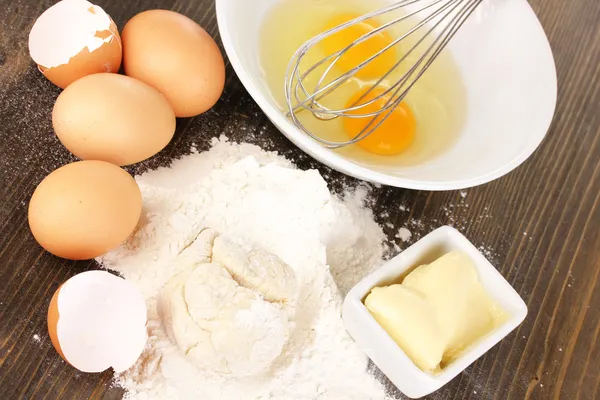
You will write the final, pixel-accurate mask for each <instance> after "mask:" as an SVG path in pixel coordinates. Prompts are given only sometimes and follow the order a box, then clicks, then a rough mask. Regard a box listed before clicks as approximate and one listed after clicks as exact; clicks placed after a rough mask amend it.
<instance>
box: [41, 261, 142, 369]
mask: <svg viewBox="0 0 600 400" xmlns="http://www.w3.org/2000/svg"><path fill="white" fill-rule="evenodd" d="M146 320H147V313H146V304H145V302H144V298H143V297H142V295H141V293H140V292H139V291H138V290H137V288H136V287H135V286H134V285H132V284H131V283H130V282H128V281H126V280H125V279H123V278H120V277H118V276H116V275H113V274H111V273H108V272H106V271H87V272H83V273H81V274H78V275H75V276H74V277H72V278H71V279H69V280H68V281H66V282H65V283H64V284H63V285H61V286H60V287H59V288H58V290H57V291H56V293H55V294H54V296H53V297H52V300H51V301H50V307H49V308H48V332H49V334H50V339H51V340H52V344H53V345H54V348H55V349H56V351H57V352H58V353H59V354H60V356H61V357H62V358H63V359H64V360H65V361H67V362H68V363H69V364H71V365H72V366H73V367H75V368H77V369H78V370H80V371H82V372H92V373H93V372H102V371H105V370H106V369H108V368H110V367H112V368H113V369H114V370H115V372H117V373H119V372H123V371H125V370H127V369H129V368H130V367H131V366H133V365H134V364H135V362H136V361H137V359H138V358H139V357H140V355H141V354H142V351H143V350H144V347H145V345H146V340H147V333H146Z"/></svg>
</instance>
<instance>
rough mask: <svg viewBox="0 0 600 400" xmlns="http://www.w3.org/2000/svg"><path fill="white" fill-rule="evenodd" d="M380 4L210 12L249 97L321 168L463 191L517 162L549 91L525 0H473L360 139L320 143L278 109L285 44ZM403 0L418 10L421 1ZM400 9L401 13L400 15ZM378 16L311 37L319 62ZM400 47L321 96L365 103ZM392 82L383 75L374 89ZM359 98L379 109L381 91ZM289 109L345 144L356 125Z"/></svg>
mask: <svg viewBox="0 0 600 400" xmlns="http://www.w3.org/2000/svg"><path fill="white" fill-rule="evenodd" d="M432 1H433V0H432ZM391 3H392V2H391V1H389V0H376V1H366V0H347V1H341V0H255V1H252V2H244V1H240V0H217V1H216V8H217V18H218V23H219V30H220V34H221V39H222V41H223V44H224V47H225V50H226V52H227V55H228V57H229V59H230V61H231V64H232V66H233V68H234V70H235V72H236V73H237V75H238V77H239V79H240V80H241V82H242V83H243V85H244V86H245V87H246V89H247V90H248V92H249V93H250V95H251V96H252V97H253V99H254V100H255V101H256V103H257V104H258V105H259V106H260V108H261V109H262V110H263V112H264V113H265V114H266V115H267V117H268V118H269V119H270V120H271V121H272V122H273V124H274V125H275V126H276V127H277V128H278V129H279V130H280V131H281V132H282V133H283V134H284V135H285V136H286V137H287V138H288V139H290V140H291V141H292V142H293V143H294V144H295V145H296V146H298V147H300V148H301V149H302V150H303V151H305V152H306V153H308V154H309V155H311V156H312V157H314V158H315V159H317V160H318V161H320V162H322V163H324V164H326V165H328V166H329V167H331V168H333V169H336V170H338V171H340V172H342V173H345V174H347V175H351V176H354V177H356V178H359V179H363V180H366V181H371V182H376V183H381V184H386V185H391V186H397V187H402V188H410V189H422V190H455V189H463V188H468V187H472V186H476V185H480V184H484V183H487V182H489V181H491V180H494V179H496V178H499V177H501V176H503V175H505V174H507V173H508V172H510V171H512V170H513V169H514V168H516V167H518V166H519V165H520V164H521V163H523V162H524V161H525V160H526V159H527V158H528V157H529V156H530V155H531V154H532V153H533V152H534V151H535V149H536V148H537V147H538V146H539V145H540V143H541V142H542V140H543V138H544V136H545V135H546V132H547V131H548V128H549V126H550V123H551V122H552V117H553V115H554V109H555V106H556V96H557V82H556V69H555V65H554V59H553V56H552V51H551V49H550V46H549V43H548V40H547V38H546V35H545V33H544V31H543V28H542V26H541V25H540V23H539V21H538V20H537V18H536V16H535V14H534V12H533V10H532V9H531V7H530V6H529V4H528V3H527V1H526V0H502V1H499V0H484V1H483V2H482V3H481V4H480V5H479V6H478V7H477V8H476V9H475V11H474V12H473V13H472V14H471V15H470V16H469V18H468V19H467V20H466V22H465V23H464V25H463V26H462V27H461V29H460V30H459V31H458V33H457V34H456V35H455V36H454V37H453V38H452V40H451V41H450V42H449V44H448V46H447V47H446V48H445V49H444V51H443V52H442V53H441V54H440V55H439V57H438V58H437V59H436V60H435V62H434V63H433V64H432V65H431V67H430V68H429V69H428V70H427V72H426V73H425V74H424V75H423V76H422V77H421V79H419V81H418V82H417V83H416V84H415V85H414V86H413V88H412V89H411V90H410V92H409V93H408V95H407V96H406V98H405V99H404V100H403V102H402V103H400V105H399V106H398V107H396V108H395V109H394V110H393V113H392V114H390V117H389V118H388V119H387V120H386V121H385V122H384V123H382V124H381V125H380V126H379V127H378V128H377V130H376V131H374V133H373V134H371V135H370V136H369V137H367V138H366V139H364V140H363V141H361V142H358V143H356V144H352V145H349V146H345V147H343V148H340V149H330V148H327V147H325V146H323V145H322V144H321V143H320V142H319V141H317V140H314V139H313V138H311V137H310V136H308V135H307V134H306V133H305V132H304V131H303V130H302V129H300V128H299V127H298V126H297V125H296V124H294V123H293V121H292V119H291V118H289V117H288V116H287V105H286V103H285V96H284V86H285V72H286V68H287V64H288V63H289V61H290V58H291V57H292V55H293V54H294V52H295V51H296V50H297V48H298V47H299V46H300V45H302V44H303V43H304V42H305V41H306V40H307V39H309V38H311V37H313V36H315V35H317V34H319V33H321V32H324V31H326V30H327V29H329V28H331V27H334V26H337V25H339V24H341V23H343V22H346V21H348V20H351V19H352V18H355V17H357V16H359V15H362V14H364V13H367V12H370V11H374V10H376V9H378V8H380V7H382V6H385V5H387V4H391ZM408 3H411V2H408ZM412 3H419V4H420V5H419V4H413V5H412V6H416V7H422V6H423V3H427V1H426V0H422V1H419V2H412ZM410 7H411V4H409V5H407V8H406V10H401V12H405V13H411V12H412V11H413V10H412V9H411V8H410ZM386 22H387V21H386V20H385V16H384V17H383V18H382V19H379V20H377V19H373V20H372V21H371V20H369V22H368V23H365V24H359V25H356V26H354V27H353V28H352V29H351V30H346V31H344V32H343V33H342V34H340V35H337V36H335V35H332V36H331V37H330V38H329V40H328V41H323V42H321V43H320V44H319V46H320V48H319V51H321V52H322V53H321V57H320V58H322V56H323V54H325V55H326V54H331V53H332V52H335V51H336V50H337V49H339V48H340V46H342V47H343V46H345V45H346V44H347V43H349V42H352V41H353V40H355V39H356V38H357V37H360V35H362V34H364V33H365V32H366V31H368V30H372V29H377V28H378V27H380V26H381V25H383V24H385V23H386ZM419 22H420V21H418V20H416V21H415V20H413V21H412V23H413V24H414V23H419ZM507 27H510V29H507ZM405 30H406V28H405ZM398 32H399V31H394V30H387V31H382V34H381V35H378V36H377V37H375V38H373V39H370V40H368V41H366V42H364V43H363V46H362V47H361V46H356V47H355V48H354V49H353V51H352V52H349V53H347V54H346V55H345V59H340V60H339V62H338V66H340V67H345V68H346V69H347V68H351V66H352V65H356V61H355V59H359V60H360V59H361V57H363V58H364V57H365V54H367V57H368V55H369V53H364V51H369V50H368V49H367V50H365V49H366V48H367V47H368V46H371V48H375V49H376V50H377V49H381V48H382V47H385V46H386V45H388V44H389V43H391V42H393V41H394V40H395V39H396V38H397V35H398ZM406 45H407V42H406V41H404V42H401V43H399V44H398V45H397V46H394V48H393V49H392V50H390V51H388V52H386V53H384V54H385V56H384V57H379V58H378V59H377V61H376V62H373V63H372V64H371V65H369V68H365V69H364V70H362V71H361V73H360V74H356V75H355V78H356V79H354V78H353V80H351V81H349V84H348V85H345V88H344V89H343V90H340V91H339V92H340V94H339V96H337V97H333V98H332V100H331V101H332V102H333V103H335V104H334V106H335V107H338V108H344V107H347V106H348V105H351V104H353V101H355V100H356V99H358V98H361V97H363V101H365V100H364V96H363V95H365V93H366V92H367V90H368V88H369V87H371V86H372V84H373V82H374V81H377V80H378V79H379V78H380V77H381V76H383V75H384V74H385V72H386V71H387V70H388V69H389V67H390V65H393V64H394V63H395V62H396V60H398V59H400V58H402V57H403V56H405V55H406V53H407V52H408V50H407V48H406V47H403V46H406ZM336 46H337V47H336ZM371 51H372V50H371ZM320 58H318V57H315V58H314V59H311V60H309V61H310V62H309V65H310V64H314V63H315V61H316V60H318V59H320ZM409 61H410V60H409ZM344 63H346V64H347V65H344ZM353 63H354V64H353ZM348 66H350V67H348ZM393 78H394V77H393V76H391V77H390V81H389V82H385V81H384V82H383V85H382V88H383V89H382V90H383V92H385V90H386V84H390V85H391V84H393V82H394V80H393ZM370 85H371V86H370ZM373 92H375V91H373ZM373 92H371V93H370V94H367V96H369V95H371V96H373V95H374V93H373ZM375 94H381V92H380V93H375ZM367 100H373V101H372V102H371V103H370V104H371V105H370V106H369V107H379V108H381V104H379V105H378V104H376V103H377V101H380V100H382V101H385V96H383V97H382V98H380V100H377V99H375V98H371V99H369V98H367ZM336 102H337V103H336ZM363 111H367V112H369V111H371V110H368V109H367V110H364V109H363ZM299 114H305V115H304V116H303V117H301V118H299V119H300V122H301V123H302V124H303V125H304V126H305V127H306V128H308V129H309V130H310V131H311V132H317V131H318V132H319V136H320V137H323V138H324V139H325V140H331V141H344V140H349V139H351V138H352V137H353V136H355V135H356V134H357V133H358V132H360V131H361V129H363V128H364V124H365V122H363V121H361V120H360V119H354V118H350V119H348V118H337V119H336V120H335V121H322V120H319V119H318V118H315V117H314V116H313V115H312V114H311V113H309V112H304V113H299ZM299 114H298V115H299Z"/></svg>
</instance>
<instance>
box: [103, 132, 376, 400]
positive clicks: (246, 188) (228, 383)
mask: <svg viewBox="0 0 600 400" xmlns="http://www.w3.org/2000/svg"><path fill="white" fill-rule="evenodd" d="M136 179H137V181H138V183H139V185H140V188H141V190H142V194H143V198H144V212H143V216H142V221H141V222H140V226H139V227H138V229H137V230H136V232H135V233H134V235H133V236H132V237H131V238H130V240H129V241H128V242H127V243H125V244H124V245H123V246H121V247H120V248H118V249H117V250H115V251H112V252H110V253H108V254H107V255H105V256H103V257H101V258H100V259H99V261H100V262H101V263H102V264H103V266H104V267H105V268H109V269H112V270H115V271H118V272H119V273H120V274H122V275H123V276H124V277H125V278H126V279H128V280H130V281H132V282H134V283H135V284H136V285H137V286H138V287H139V289H140V290H141V291H142V293H143V295H144V297H145V298H146V301H147V305H148V331H149V337H150V339H149V342H148V345H147V348H146V350H145V352H144V354H143V355H142V357H141V359H140V360H139V361H138V363H137V364H136V365H135V366H134V367H133V368H132V369H131V370H129V371H127V372H126V373H124V374H121V375H120V376H118V377H116V381H117V384H118V385H120V386H122V387H123V388H125V389H126V392H127V393H126V398H130V399H161V400H162V399H166V400H168V399H205V400H210V399H278V400H279V399H280V400H285V399H290V400H302V399H307V400H308V399H331V400H336V399H340V400H342V399H344V400H353V399H356V400H366V399H385V398H386V393H385V390H384V388H383V385H382V384H381V383H380V382H379V381H378V380H376V379H375V378H374V377H373V376H372V375H371V374H370V373H369V372H368V371H367V366H368V359H367V357H366V356H365V355H364V354H363V353H362V351H361V350H360V349H359V348H358V347H357V345H356V344H355V343H354V341H353V340H352V339H351V338H350V337H349V336H348V334H347V333H346V331H345V329H344V326H343V324H342V319H341V305H342V300H343V295H344V294H345V293H346V292H347V291H348V290H349V289H350V288H351V287H352V286H353V285H354V284H355V283H356V282H358V280H360V279H361V278H362V277H363V276H364V275H365V274H367V273H368V272H370V271H371V270H373V269H374V268H375V267H377V266H378V265H379V264H380V263H381V258H382V253H383V250H384V245H383V243H384V235H383V232H382V229H381V228H380V227H379V226H378V225H377V224H376V223H375V222H374V219H373V215H372V212H371V211H370V210H369V209H368V208H366V207H365V206H364V202H365V197H366V195H365V192H364V190H363V189H358V190H356V191H354V192H353V193H347V194H346V195H345V196H342V198H340V197H338V196H334V195H332V194H331V193H330V191H329V189H328V187H327V184H326V183H325V181H324V180H323V178H322V177H321V176H320V175H319V173H318V172H317V171H314V170H310V171H302V170H298V169H296V168H295V167H294V166H293V165H292V164H291V163H290V162H289V161H288V160H286V159H284V158H283V157H280V156H278V155H277V154H276V153H270V152H265V151H263V150H261V149H260V148H259V147H257V146H254V145H249V144H235V143H231V142H229V141H227V140H226V139H225V138H221V139H219V140H217V139H214V140H213V147H212V148H211V150H209V151H207V152H203V153H193V154H191V155H189V156H186V157H183V158H182V159H180V160H177V161H175V162H173V164H172V165H171V166H170V167H169V168H160V169H157V170H155V171H151V172H148V173H145V174H143V175H141V176H138V177H137V178H136ZM207 227H208V228H212V229H214V230H216V231H217V232H218V233H220V234H228V235H236V236H237V237H239V238H241V239H243V240H245V241H248V242H252V243H254V244H255V245H257V246H260V247H262V248H264V249H266V250H268V251H270V252H272V253H274V254H276V255H277V256H279V257H280V258H281V259H282V260H283V261H285V262H286V263H287V264H289V266H290V267H292V269H293V270H294V272H295V274H296V277H297V279H298V282H299V284H300V292H299V297H298V303H297V305H296V317H295V329H294V331H293V333H292V334H291V335H290V338H289V340H288V342H287V343H286V345H285V347H284V350H283V352H282V354H281V356H280V357H279V358H278V359H276V360H275V362H274V364H273V366H272V367H271V368H270V369H269V370H268V371H267V372H266V373H263V374H261V375H258V376H252V377H245V378H234V377H231V376H224V375H219V374H217V373H214V372H210V371H206V370H204V371H203V370H200V369H198V368H197V367H195V366H194V365H192V364H190V363H189V361H187V360H186V359H185V357H184V356H183V355H182V354H181V353H180V352H179V350H178V349H177V348H176V347H175V346H174V345H173V344H172V343H171V342H170V340H169V339H168V337H167V335H166V333H165V332H164V330H163V327H162V324H161V321H160V319H159V317H158V314H157V311H156V295H157V292H158V290H159V289H160V288H161V287H162V286H163V285H164V283H165V282H166V281H168V280H169V279H170V278H171V277H172V276H173V275H174V274H175V273H176V272H177V264H176V263H175V262H174V261H175V258H176V257H177V255H178V254H179V253H181V252H182V250H183V249H185V248H186V247H187V246H189V244H190V243H191V242H192V241H193V240H194V239H195V238H196V236H197V235H198V233H199V232H200V231H201V230H202V229H204V228H207Z"/></svg>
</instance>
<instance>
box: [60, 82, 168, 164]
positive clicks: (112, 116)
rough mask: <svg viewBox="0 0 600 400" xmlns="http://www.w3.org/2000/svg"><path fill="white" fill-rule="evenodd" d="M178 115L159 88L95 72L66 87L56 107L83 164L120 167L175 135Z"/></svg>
mask: <svg viewBox="0 0 600 400" xmlns="http://www.w3.org/2000/svg"><path fill="white" fill-rule="evenodd" d="M175 122H176V121H175V114H174V113H173V109H172V108H171V106H170V105H169V102H168V101H167V99H165V97H164V96H163V95H162V94H160V93H159V92H158V91H157V90H156V89H154V88H153V87H151V86H148V85H146V84H145V83H143V82H140V81H138V80H135V79H133V78H130V77H127V76H124V75H117V74H94V75H88V76H86V77H83V78H81V79H79V80H78V81H76V82H74V83H73V84H71V85H70V86H69V87H68V88H66V89H65V90H64V91H63V92H62V93H61V94H60V96H58V99H57V100H56V104H54V110H53V111H52V124H53V126H54V130H55V131H56V135H57V136H58V138H59V139H60V141H61V142H62V144H64V145H65V147H66V148H67V149H69V151H71V152H72V153H73V154H75V155H76V156H77V157H79V158H81V159H83V160H100V161H107V162H110V163H113V164H115V165H129V164H134V163H137V162H140V161H143V160H145V159H147V158H149V157H152V156H153V155H155V154H156V153H158V152H159V151H161V150H162V149H163V148H164V147H165V146H166V145H167V144H168V143H169V142H170V141H171V139H172V138H173V134H174V133H175Z"/></svg>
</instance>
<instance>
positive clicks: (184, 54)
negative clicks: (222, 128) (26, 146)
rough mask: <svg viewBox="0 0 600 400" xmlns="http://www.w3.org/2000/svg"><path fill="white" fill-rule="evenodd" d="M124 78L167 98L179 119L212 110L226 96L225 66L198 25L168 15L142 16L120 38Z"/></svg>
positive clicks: (157, 12)
mask: <svg viewBox="0 0 600 400" xmlns="http://www.w3.org/2000/svg"><path fill="white" fill-rule="evenodd" d="M122 39H123V64H124V67H125V73H126V74H127V75H129V76H131V77H133V78H135V79H139V80H141V81H142V82H146V83H147V84H149V85H150V86H153V87H155V88H156V89H158V90H159V91H160V92H161V93H162V94H164V95H165V97H166V98H167V100H169V102H170V103H171V106H172V107H173V109H174V110H175V115H177V116H178V117H191V116H194V115H198V114H201V113H203V112H205V111H207V110H208V109H210V108H211V107H212V106H213V105H214V104H215V103H216V102H217V100H218V99H219V97H220V96H221V94H222V93H223V87H224V85H225V64H224V62H223V56H222V54H221V52H220V50H219V47H218V46H217V44H216V43H215V41H214V40H213V38H212V37H211V36H210V35H209V34H208V33H206V31H205V30H204V29H202V28H201V27H200V26H199V25H198V24H196V23H195V22H194V21H192V20H191V19H189V18H188V17H185V16H183V15H181V14H178V13H175V12H172V11H167V10H150V11H144V12H142V13H140V14H138V15H136V16H135V17H133V18H132V19H131V20H130V21H129V22H127V24H126V25H125V27H124V28H123V32H122Z"/></svg>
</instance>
